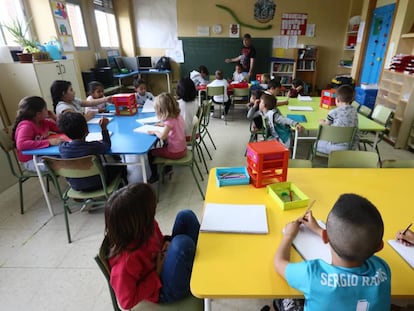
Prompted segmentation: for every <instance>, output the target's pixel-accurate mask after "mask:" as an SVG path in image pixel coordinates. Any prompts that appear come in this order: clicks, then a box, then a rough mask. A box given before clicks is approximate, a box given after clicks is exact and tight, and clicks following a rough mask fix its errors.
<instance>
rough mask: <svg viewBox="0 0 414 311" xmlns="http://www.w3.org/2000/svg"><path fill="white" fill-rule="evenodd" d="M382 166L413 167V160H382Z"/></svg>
mask: <svg viewBox="0 0 414 311" xmlns="http://www.w3.org/2000/svg"><path fill="white" fill-rule="evenodd" d="M381 167H382V168H414V160H384V161H382V163H381Z"/></svg>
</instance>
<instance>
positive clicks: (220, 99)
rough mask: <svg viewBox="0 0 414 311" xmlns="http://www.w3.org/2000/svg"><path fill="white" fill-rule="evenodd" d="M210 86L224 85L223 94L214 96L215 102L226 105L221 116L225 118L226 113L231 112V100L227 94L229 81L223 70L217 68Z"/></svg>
mask: <svg viewBox="0 0 414 311" xmlns="http://www.w3.org/2000/svg"><path fill="white" fill-rule="evenodd" d="M209 86H224V94H223V95H214V96H213V103H215V104H218V105H224V113H223V115H222V116H221V118H222V119H224V118H225V115H227V114H228V112H229V109H230V105H231V102H230V99H229V96H228V95H227V88H228V86H229V84H228V83H227V80H226V79H224V74H223V72H222V71H221V70H216V72H215V79H214V80H213V81H212V82H210V83H209V84H208V85H207V87H209Z"/></svg>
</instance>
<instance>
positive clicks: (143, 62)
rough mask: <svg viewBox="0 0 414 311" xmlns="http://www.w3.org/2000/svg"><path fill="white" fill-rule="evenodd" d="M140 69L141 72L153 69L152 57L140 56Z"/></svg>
mask: <svg viewBox="0 0 414 311" xmlns="http://www.w3.org/2000/svg"><path fill="white" fill-rule="evenodd" d="M138 68H139V69H140V70H142V69H144V70H145V69H151V68H153V66H152V58H151V56H138Z"/></svg>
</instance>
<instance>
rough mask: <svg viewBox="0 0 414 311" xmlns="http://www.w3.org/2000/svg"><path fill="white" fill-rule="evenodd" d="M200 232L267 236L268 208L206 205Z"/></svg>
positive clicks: (260, 206)
mask: <svg viewBox="0 0 414 311" xmlns="http://www.w3.org/2000/svg"><path fill="white" fill-rule="evenodd" d="M200 231H208V232H229V233H230V232H232V233H256V234H266V233H268V232H269V229H268V227H267V217H266V206H265V205H236V204H214V203H206V207H205V209H204V215H203V220H202V222H201V226H200Z"/></svg>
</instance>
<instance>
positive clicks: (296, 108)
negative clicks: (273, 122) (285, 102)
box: [288, 106, 313, 111]
mask: <svg viewBox="0 0 414 311" xmlns="http://www.w3.org/2000/svg"><path fill="white" fill-rule="evenodd" d="M288 109H289V110H291V111H313V108H312V107H311V106H288Z"/></svg>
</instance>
